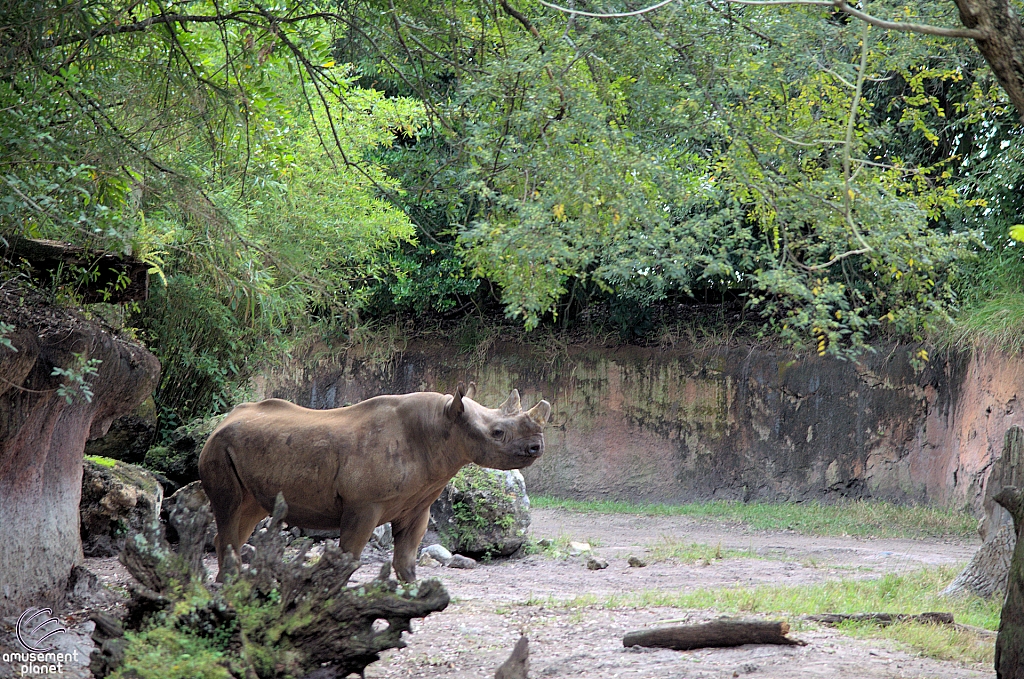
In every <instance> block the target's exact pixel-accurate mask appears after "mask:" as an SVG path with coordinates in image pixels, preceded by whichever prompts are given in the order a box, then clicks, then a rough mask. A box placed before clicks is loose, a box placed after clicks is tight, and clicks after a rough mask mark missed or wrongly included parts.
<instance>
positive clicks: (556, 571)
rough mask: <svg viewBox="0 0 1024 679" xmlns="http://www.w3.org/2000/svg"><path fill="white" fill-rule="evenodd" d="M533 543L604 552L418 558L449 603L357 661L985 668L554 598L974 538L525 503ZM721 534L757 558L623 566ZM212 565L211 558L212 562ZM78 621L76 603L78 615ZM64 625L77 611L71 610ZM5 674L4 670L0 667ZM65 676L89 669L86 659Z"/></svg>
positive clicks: (752, 580)
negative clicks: (373, 657)
mask: <svg viewBox="0 0 1024 679" xmlns="http://www.w3.org/2000/svg"><path fill="white" fill-rule="evenodd" d="M531 534H532V536H533V538H534V539H535V540H540V539H542V538H550V539H554V540H558V539H559V538H570V539H573V540H577V541H590V542H591V543H592V544H593V545H594V551H595V552H596V554H597V555H598V556H600V557H602V558H604V559H606V560H607V561H608V562H609V567H608V568H607V569H604V570H597V571H591V570H588V569H587V568H586V566H585V556H580V557H567V556H566V557H562V558H551V557H550V556H544V555H540V554H536V555H532V556H528V557H526V558H522V559H512V560H500V561H495V562H492V563H483V564H480V566H479V567H478V568H476V569H475V570H456V569H451V568H424V567H420V569H419V571H418V575H419V576H420V577H422V578H429V577H436V578H439V579H441V580H442V582H443V583H444V584H445V586H446V587H447V588H448V591H449V593H450V594H451V596H452V603H451V605H450V606H449V607H448V609H447V610H445V611H443V612H442V613H437V614H434V615H431V616H429V617H428V618H426V619H424V620H422V621H417V622H416V623H415V625H414V628H413V630H414V634H412V635H410V636H407V641H408V648H405V649H400V650H393V651H389V652H387V653H386V654H385V655H384V656H383V658H382V659H381V661H380V662H378V663H375V664H374V665H371V666H370V667H369V668H367V671H366V677H367V678H373V679H392V678H395V679H397V678H398V677H423V678H426V677H430V678H431V679H435V678H438V677H448V678H451V679H468V678H470V677H473V678H482V677H493V676H494V671H495V669H496V668H497V667H498V666H499V665H500V664H501V663H502V662H503V661H504V659H505V658H506V657H507V656H508V654H509V652H510V651H511V649H512V647H513V646H514V645H515V642H516V640H517V639H518V638H519V635H520V634H521V633H525V634H526V635H527V636H528V637H529V638H530V667H531V671H530V676H531V677H535V678H544V677H594V678H613V677H636V678H638V679H640V678H643V679H646V678H651V679H654V678H661V677H665V678H669V677H672V678H686V679H690V678H693V679H697V678H711V677H714V678H718V677H723V678H725V677H745V676H748V675H749V676H751V677H753V678H755V679H756V678H759V677H764V678H766V679H767V678H776V679H796V678H797V677H800V678H805V677H840V676H843V675H845V676H848V677H850V678H851V679H854V678H856V679H862V678H863V679H875V678H878V679H883V678H884V679H890V678H892V679H896V678H900V679H910V678H912V677H929V678H931V677H934V678H936V679H938V678H941V679H967V678H985V679H989V678H991V677H994V676H995V672H994V671H993V670H992V668H991V665H990V664H986V665H981V666H965V665H962V664H959V663H952V662H942V661H937V660H932V659H928V658H920V657H916V656H915V655H914V654H913V653H911V652H908V651H906V650H901V649H900V648H898V645H897V644H895V643H892V642H888V641H884V640H877V639H876V640H859V639H853V638H850V637H847V636H844V635H843V634H840V633H838V632H836V631H834V630H831V629H828V628H825V627H819V626H817V625H814V624H811V623H804V622H801V621H798V620H792V621H791V623H792V624H793V626H794V629H795V632H793V633H792V634H791V636H795V637H797V638H799V639H801V640H803V641H805V642H807V645H806V646H799V647H798V646H789V647H777V646H745V647H741V648H734V649H705V650H698V651H688V652H677V651H667V650H652V649H639V648H633V649H627V648H623V646H622V637H623V635H624V634H625V633H626V632H629V631H632V630H637V629H641V628H643V627H645V626H648V625H652V624H654V623H657V622H658V621H663V620H673V621H680V622H682V621H687V622H703V621H706V620H711V619H714V618H715V617H717V614H716V613H715V612H714V611H687V610H681V609H674V608H666V607H652V608H647V609H632V608H607V607H605V606H604V605H603V604H597V605H593V606H587V607H582V608H580V607H574V608H565V607H562V606H558V605H553V604H552V602H554V601H561V600H567V599H572V598H574V597H577V596H580V595H585V594H592V595H595V596H597V597H598V598H599V599H606V598H607V597H608V596H610V595H613V594H623V593H630V592H644V591H650V590H654V591H665V592H686V591H692V590H695V589H700V588H712V587H722V586H745V585H753V584H759V583H770V584H785V585H799V584H812V583H819V582H823V581H826V580H830V579H839V578H850V577H857V578H860V577H863V578H876V577H881V576H882V575H884V574H886V573H892V572H901V571H906V570H912V569H915V568H919V567H921V566H926V565H928V566H934V565H940V564H963V563H965V562H966V561H968V560H969V559H970V557H971V556H972V555H973V553H974V551H975V550H976V549H977V548H978V546H979V543H978V542H977V541H956V540H894V539H858V538H821V537H812V536H806V535H800V534H798V533H796V532H793V531H781V532H764V531H753V530H750V529H748V528H746V527H744V526H742V525H736V524H728V523H721V522H713V521H697V520H694V519H689V518H684V517H634V516H624V515H611V516H609V515H586V514H575V513H570V512H564V511H560V510H534V512H533V525H532V526H531ZM665 538H667V539H670V540H677V541H683V542H686V543H689V542H698V543H706V544H710V545H718V544H721V546H722V548H723V549H727V550H728V549H735V550H749V551H752V552H754V553H756V554H757V555H758V557H759V558H745V557H742V558H727V559H723V560H715V561H713V562H712V563H711V564H710V565H703V564H702V563H700V562H694V563H687V564H681V563H675V562H655V563H651V564H650V565H648V566H647V567H645V568H630V567H629V566H628V565H627V563H626V559H627V558H628V557H629V556H630V555H635V556H639V557H644V555H645V554H648V548H649V547H650V546H651V545H652V544H654V543H657V542H658V541H659V540H662V539H665ZM207 565H208V567H209V568H213V567H215V561H214V560H212V558H211V560H210V563H208V564H207ZM86 566H87V567H88V568H89V569H90V570H92V571H93V572H95V573H96V574H97V575H98V576H99V577H100V579H101V581H102V582H103V583H105V584H106V585H108V586H109V587H112V588H113V589H115V590H117V589H119V586H122V585H124V584H125V583H126V582H127V581H128V579H129V578H130V576H129V575H128V574H127V573H126V572H125V571H124V569H123V567H121V565H120V564H118V563H117V562H116V560H115V559H89V560H87V563H86ZM378 570H379V568H378V567H377V566H376V565H367V566H364V567H363V568H361V569H360V570H359V571H358V572H357V573H356V575H355V578H354V579H355V580H369V579H371V578H372V577H373V576H374V575H375V574H376V572H377V571H378ZM78 620H79V621H81V620H82V614H81V613H79V614H78ZM69 622H74V620H73V619H72V620H69ZM91 624H92V623H88V622H86V623H84V624H82V623H80V624H78V625H75V626H74V627H75V629H76V631H79V632H80V634H79V635H76V637H75V638H74V640H72V638H71V635H68V637H69V638H68V639H67V641H68V642H69V643H75V644H76V647H78V648H80V650H81V651H83V652H87V651H88V650H90V649H89V646H90V642H89V640H88V638H87V634H88V631H89V628H90V627H91ZM0 675H2V673H0ZM63 676H65V677H81V678H82V679H85V678H87V677H89V673H88V671H87V669H86V668H85V667H84V666H83V667H80V668H75V669H72V671H70V672H65V674H64V675H63Z"/></svg>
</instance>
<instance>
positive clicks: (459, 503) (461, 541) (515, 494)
mask: <svg viewBox="0 0 1024 679" xmlns="http://www.w3.org/2000/svg"><path fill="white" fill-rule="evenodd" d="M430 515H431V523H432V524H433V525H434V529H435V530H436V531H437V533H438V535H439V536H440V539H441V543H442V544H443V545H444V546H445V547H447V548H448V549H449V550H450V551H451V552H454V553H460V554H467V555H472V556H509V555H510V554H512V553H513V552H515V551H516V550H517V549H519V548H520V547H521V546H522V545H523V543H524V542H525V541H526V530H527V528H529V526H530V498H529V496H527V494H526V482H525V481H524V480H523V475H522V474H521V473H520V472H519V470H516V469H513V470H510V471H501V470H497V469H485V468H483V467H478V466H477V465H472V464H471V465H468V466H466V467H463V468H462V470H461V471H460V472H459V473H458V474H456V475H455V478H453V479H452V480H451V481H450V482H449V483H448V485H447V486H445V489H444V490H443V491H442V492H441V497H439V498H438V499H437V501H436V502H434V504H433V505H432V506H431V508H430Z"/></svg>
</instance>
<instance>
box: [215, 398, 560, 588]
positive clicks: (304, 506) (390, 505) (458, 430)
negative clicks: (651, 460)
mask: <svg viewBox="0 0 1024 679" xmlns="http://www.w3.org/2000/svg"><path fill="white" fill-rule="evenodd" d="M474 392H475V385H474V384H473V383H470V387H469V392H468V394H467V392H466V389H465V387H464V386H463V384H462V383H461V382H460V383H459V386H458V388H457V389H456V390H455V394H454V395H447V394H438V393H434V392H417V393H413V394H404V395H401V396H377V397H375V398H371V399H367V400H366V401H363V402H361V403H357V404H356V405H353V406H348V407H346V408H335V409H333V410H311V409H309V408H303V407H301V406H297V405H295V404H293V403H289V402H287V401H282V400H281V399H269V400H266V401H261V402H259V403H243V404H242V405H239V406H237V407H236V408H235V409H234V410H232V411H231V413H230V414H229V415H228V416H227V418H225V419H224V421H223V422H222V423H221V424H220V426H218V427H217V428H216V429H215V430H214V431H213V433H212V434H211V435H210V438H209V440H208V441H207V442H206V446H205V447H204V448H203V452H202V453H201V454H200V456H199V476H200V478H201V479H202V482H203V490H204V491H206V494H207V496H208V497H209V498H210V504H211V506H212V508H213V515H214V518H215V519H216V521H217V538H216V547H217V562H218V565H219V566H222V565H223V561H224V556H225V554H226V553H227V547H228V545H231V546H232V547H233V548H234V549H235V552H238V551H239V549H240V548H241V546H242V545H243V544H244V543H245V541H246V540H248V538H249V536H250V535H251V534H252V531H253V529H254V528H255V527H256V524H257V523H259V521H260V520H261V519H262V518H263V517H265V516H267V515H268V514H269V513H270V512H271V511H272V510H273V508H274V500H275V498H276V497H277V494H278V493H279V492H280V493H283V494H284V499H285V501H286V502H287V503H288V516H287V521H288V523H289V524H290V525H293V526H300V527H303V528H318V529H327V528H336V527H339V526H340V527H341V542H340V545H341V548H342V549H343V550H345V551H347V552H350V553H352V554H355V555H356V556H358V555H359V554H360V553H361V552H362V550H363V547H364V546H365V545H366V542H367V541H368V540H369V539H370V535H371V534H372V533H373V529H374V528H375V527H377V526H379V525H381V524H383V523H387V522H388V521H390V522H391V529H392V533H393V534H394V538H395V555H394V559H393V562H392V563H393V565H394V568H395V572H396V573H397V574H398V577H399V578H400V579H402V580H404V581H406V582H412V581H414V580H415V579H416V570H415V569H416V550H417V548H418V547H419V544H420V541H421V540H422V539H423V533H424V532H425V531H426V529H427V521H428V520H429V518H430V505H431V503H433V501H434V500H436V499H437V497H438V495H440V494H441V491H442V490H443V489H444V487H445V485H446V484H447V483H448V481H449V480H451V478H452V477H453V476H455V474H456V473H457V472H458V471H459V469H461V468H462V467H463V466H465V465H467V464H469V463H471V462H474V463H476V464H478V465H480V466H482V467H491V468H494V469H522V468H524V467H528V466H530V465H531V464H533V463H534V462H535V461H536V460H537V458H539V457H540V456H541V455H542V454H543V452H544V434H543V431H542V430H543V427H544V424H545V423H546V422H547V419H548V416H549V415H550V412H551V406H550V404H549V403H548V402H547V401H541V402H540V403H538V404H537V405H535V406H534V407H533V408H532V409H530V410H529V411H528V412H523V410H522V408H521V406H520V403H519V392H518V391H516V390H513V391H512V393H511V394H510V395H509V397H508V399H506V401H505V402H504V403H503V404H502V405H501V406H499V407H498V408H495V409H491V408H485V407H484V406H481V405H480V404H478V403H476V402H475V401H473V400H472V398H471V396H472V395H473V394H474ZM218 578H220V575H218Z"/></svg>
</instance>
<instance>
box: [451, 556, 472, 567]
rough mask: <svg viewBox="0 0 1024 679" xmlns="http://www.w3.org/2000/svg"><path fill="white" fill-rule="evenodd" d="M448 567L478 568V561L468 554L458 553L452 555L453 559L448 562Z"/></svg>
mask: <svg viewBox="0 0 1024 679" xmlns="http://www.w3.org/2000/svg"><path fill="white" fill-rule="evenodd" d="M448 568H476V561H474V560H473V559H470V558H469V557H468V556H462V555H461V554H456V555H455V556H453V557H452V560H451V561H450V562H448Z"/></svg>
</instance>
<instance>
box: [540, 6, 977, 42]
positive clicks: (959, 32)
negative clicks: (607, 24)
mask: <svg viewBox="0 0 1024 679" xmlns="http://www.w3.org/2000/svg"><path fill="white" fill-rule="evenodd" d="M537 2H539V3H540V4H542V5H544V6H545V7H549V8H551V9H557V10H558V11H560V12H565V13H566V14H579V15H580V16H585V17H594V18H596V19H620V18H624V17H632V16H640V15H641V14H647V13H648V12H653V11H654V10H656V9H660V8H662V7H664V6H665V5H668V4H669V3H672V2H675V0H661V2H658V3H655V4H653V5H650V6H648V7H642V8H641V9H636V10H633V11H631V12H608V13H598V12H584V11H582V10H578V9H570V8H568V7H562V6H561V5H556V4H554V3H551V2H547V0H537ZM723 2H727V3H729V4H732V5H752V6H755V7H760V6H763V7H768V6H776V5H808V6H811V7H833V8H835V9H836V10H838V11H840V12H843V13H845V14H849V15H850V16H852V17H854V18H855V19H860V20H861V21H865V22H867V23H869V24H871V25H872V26H877V27H878V28H884V29H886V30H890V31H905V32H909V33H923V34H925V35H937V36H939V37H942V38H969V39H971V40H984V39H985V37H986V36H985V33H984V32H982V31H979V30H976V29H973V28H945V27H942V26H929V25H928V24H912V23H907V22H903V21H886V20H885V19H879V18H878V17H874V16H871V15H870V14H866V13H865V12H862V11H860V10H858V9H855V8H853V7H851V6H850V5H849V3H847V2H846V0H833V1H830V0H723Z"/></svg>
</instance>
